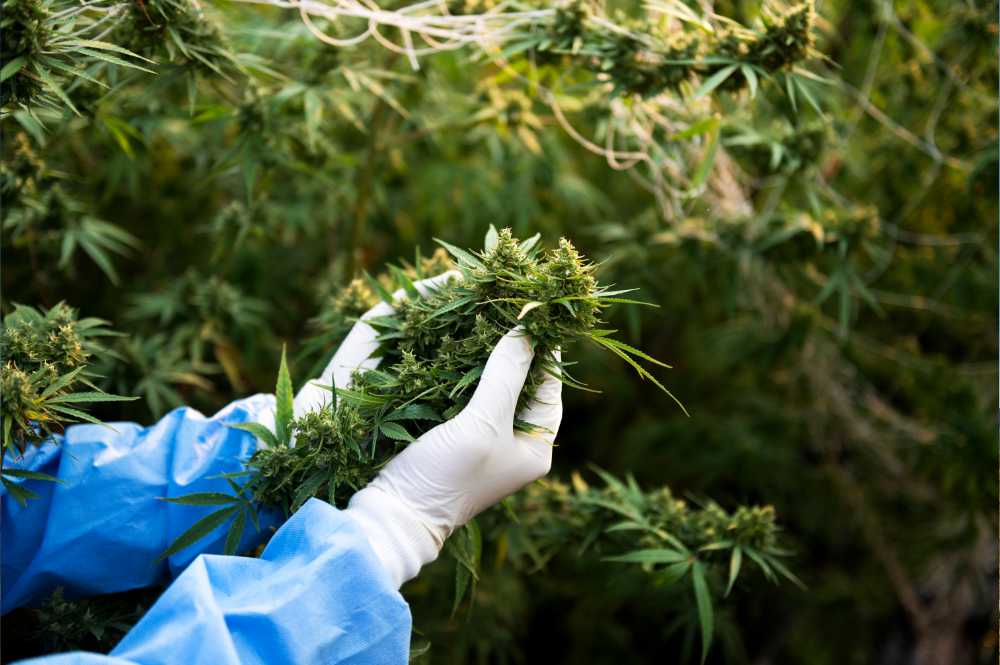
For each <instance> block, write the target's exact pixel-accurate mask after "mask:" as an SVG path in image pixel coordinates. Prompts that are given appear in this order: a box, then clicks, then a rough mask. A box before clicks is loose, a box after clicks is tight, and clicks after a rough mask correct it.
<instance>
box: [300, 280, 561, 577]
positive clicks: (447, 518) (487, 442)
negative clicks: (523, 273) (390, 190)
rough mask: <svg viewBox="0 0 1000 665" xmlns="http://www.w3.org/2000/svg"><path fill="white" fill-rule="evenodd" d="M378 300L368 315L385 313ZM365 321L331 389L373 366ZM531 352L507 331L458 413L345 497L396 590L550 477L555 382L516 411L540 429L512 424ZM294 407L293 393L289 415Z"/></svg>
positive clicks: (557, 405)
mask: <svg viewBox="0 0 1000 665" xmlns="http://www.w3.org/2000/svg"><path fill="white" fill-rule="evenodd" d="M425 284H426V283H425ZM396 295H397V297H398V296H399V294H396ZM383 305H384V303H383V304H382V305H379V306H378V307H376V308H375V309H374V310H372V311H371V312H369V313H368V314H366V315H365V317H368V316H380V315H384V314H389V313H391V311H392V310H391V308H389V306H388V305H385V306H384V307H383ZM376 310H377V311H376ZM365 317H362V320H361V321H359V322H358V323H357V324H356V325H355V327H354V329H353V330H352V331H351V333H350V334H349V335H348V337H347V339H346V340H345V341H344V344H343V345H342V346H341V348H340V350H339V351H337V355H336V356H335V357H334V361H333V362H332V363H331V366H332V372H333V376H334V378H335V379H336V380H338V383H337V385H346V383H347V378H348V377H349V376H350V374H351V372H353V370H354V369H356V368H357V367H374V366H375V365H376V364H377V362H378V361H377V360H376V359H371V358H369V357H368V354H370V353H371V352H372V351H374V349H375V348H376V347H377V344H375V343H374V337H375V333H374V331H373V330H372V329H371V328H370V327H369V326H368V325H366V324H365V323H364V318H365ZM533 357H534V352H533V351H532V349H531V345H530V342H529V340H528V337H527V336H526V334H525V333H524V331H523V330H522V329H520V328H515V329H514V330H512V331H511V332H509V333H507V335H505V336H504V337H503V338H501V340H500V341H499V343H498V344H497V346H496V348H495V349H494V350H493V352H492V353H491V354H490V357H489V360H488V361H487V363H486V367H485V369H484V370H483V374H482V376H481V377H480V380H479V385H478V386H477V388H476V392H475V393H474V394H473V396H472V399H471V400H470V401H469V404H468V405H466V407H465V409H463V410H462V412H461V413H459V414H458V415H457V416H455V417H454V418H452V419H451V420H449V421H446V422H444V423H441V424H440V425H438V426H437V427H435V428H434V429H432V430H430V431H428V432H427V433H425V434H424V435H423V436H421V437H420V438H419V439H417V440H416V441H415V442H413V443H411V444H410V445H408V446H407V447H406V448H405V449H404V450H403V451H402V452H401V453H400V454H399V455H397V456H396V457H395V458H394V459H393V460H391V461H390V462H389V463H388V464H387V465H386V466H385V467H384V468H383V469H382V471H381V472H380V473H379V474H378V476H377V477H376V478H375V479H374V480H373V481H372V482H371V483H370V484H369V485H368V486H367V487H365V488H364V489H362V490H361V491H359V492H358V493H356V494H355V495H354V496H353V497H352V498H351V501H350V504H349V506H348V508H347V510H346V511H345V513H346V514H348V515H349V516H350V517H351V518H353V519H354V520H355V521H356V522H357V523H358V524H359V525H360V526H361V528H362V531H364V533H365V535H366V536H367V538H368V541H369V543H370V544H371V546H372V549H373V550H374V551H375V553H376V555H377V556H378V557H379V559H380V560H381V561H382V563H383V564H384V565H385V567H386V569H387V570H388V571H389V575H390V577H391V578H392V579H393V581H394V583H395V584H396V586H397V587H398V586H401V585H402V584H403V582H405V581H406V580H409V579H411V578H413V577H415V576H416V574H417V572H419V570H420V568H421V566H423V565H424V564H427V563H429V562H431V561H433V560H434V559H436V558H437V555H438V553H439V552H440V550H441V547H442V546H443V545H444V541H445V539H446V538H447V537H448V536H449V535H451V533H452V532H453V531H454V530H455V529H457V528H458V527H460V526H462V525H463V524H465V523H466V522H467V521H469V520H470V519H472V518H473V517H475V516H476V515H477V514H479V513H480V512H482V511H483V510H484V509H486V508H488V507H490V506H491V505H493V504H495V503H497V502H498V501H499V500H500V499H502V498H504V497H506V496H507V495H509V494H512V493H513V492H516V491H517V490H518V489H520V488H522V487H524V486H525V485H527V484H528V483H530V482H531V481H533V480H535V479H537V478H540V477H541V476H543V475H545V474H546V473H548V471H549V468H550V467H551V465H552V445H553V442H554V440H555V436H556V432H557V431H558V429H559V423H560V421H561V420H562V382H561V381H559V379H558V378H556V377H554V376H546V377H545V379H544V381H543V382H542V384H541V385H540V386H539V388H538V391H537V393H536V396H535V399H534V400H533V401H532V402H531V403H530V404H528V405H527V406H526V407H525V408H524V409H523V410H522V412H521V413H519V414H517V415H518V417H519V418H520V419H522V420H524V421H527V422H529V423H531V424H533V425H535V426H536V427H537V428H538V429H537V430H536V431H535V432H532V433H525V432H516V431H515V430H514V416H515V409H516V408H517V398H518V395H519V394H520V393H521V388H522V387H523V386H524V381H525V379H526V378H527V375H528V370H529V369H530V367H531V361H532V358H533ZM557 360H558V358H557ZM329 369H330V368H328V370H329ZM339 372H343V376H344V378H343V379H338V377H339V376H340V374H338V373H339ZM326 374H327V373H326V372H324V377H325V376H326ZM323 381H324V378H323V377H321V378H320V382H321V383H322V382H323ZM303 392H305V391H303ZM326 392H327V394H329V392H328V391H326ZM299 397H302V394H300V395H299ZM303 402H305V400H304V399H303ZM298 405H299V398H296V413H298V410H297V409H298Z"/></svg>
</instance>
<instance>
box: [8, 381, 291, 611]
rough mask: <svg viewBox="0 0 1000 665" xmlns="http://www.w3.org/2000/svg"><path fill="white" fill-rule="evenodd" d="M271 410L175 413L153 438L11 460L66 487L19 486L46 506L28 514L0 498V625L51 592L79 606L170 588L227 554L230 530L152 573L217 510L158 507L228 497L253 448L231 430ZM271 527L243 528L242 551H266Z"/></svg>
mask: <svg viewBox="0 0 1000 665" xmlns="http://www.w3.org/2000/svg"><path fill="white" fill-rule="evenodd" d="M273 408H274V398H273V396H271V395H255V396H253V397H249V398H247V399H244V400H240V401H237V402H234V403H233V404H230V405H229V406H228V407H226V408H225V409H223V410H222V411H220V412H219V413H217V414H216V415H215V416H213V417H211V418H206V417H205V416H203V415H201V414H200V413H198V412H197V411H195V410H194V409H190V408H180V409H175V410H174V411H172V412H170V413H169V414H168V415H166V416H165V417H164V418H163V419H162V420H160V421H159V422H158V423H156V424H155V425H153V426H152V427H140V426H139V425H136V424H133V423H109V426H100V425H75V426H73V427H69V428H67V430H66V433H65V436H63V437H59V438H58V439H54V440H50V441H48V442H47V443H45V444H44V445H43V446H41V447H39V448H32V449H29V450H28V452H26V453H25V455H24V456H23V457H22V458H18V459H11V458H7V459H5V460H4V466H5V467H6V466H12V467H17V468H22V469H28V470H31V471H39V472H42V473H47V474H49V475H52V476H56V477H57V478H59V481H60V482H59V483H53V482H47V481H38V480H23V481H22V480H21V479H15V480H14V482H23V483H24V487H25V488H26V489H29V490H30V491H32V492H34V493H36V494H38V495H39V496H38V498H36V499H31V500H29V501H28V502H27V505H25V506H22V505H20V504H19V503H18V502H17V501H16V500H14V498H13V497H11V496H10V495H9V494H7V493H6V492H5V491H4V490H3V489H2V488H0V519H2V522H0V529H2V534H0V570H2V587H3V594H2V599H3V600H2V611H3V613H6V612H8V611H10V610H12V609H14V608H16V607H19V606H21V605H25V604H32V603H39V602H43V601H44V600H45V599H46V598H48V596H49V595H50V594H51V593H52V591H53V590H54V589H55V588H56V587H63V589H64V592H65V594H66V596H67V597H73V596H85V595H95V594H103V593H112V592H115V591H125V590H128V589H136V588H141V587H147V586H151V585H154V584H163V583H166V582H167V581H169V579H170V578H171V577H172V576H174V575H176V574H177V573H179V572H180V571H181V570H183V569H184V568H185V567H186V566H187V565H188V564H189V563H190V562H191V561H192V560H193V559H194V558H195V557H196V556H197V555H198V554H199V553H201V552H203V551H205V552H221V551H222V548H223V543H224V540H225V532H226V529H227V528H228V524H224V525H222V526H220V527H218V528H217V529H216V530H215V532H213V533H212V534H211V535H210V536H208V537H206V538H204V539H203V540H201V541H200V542H198V543H196V544H195V545H193V546H192V547H189V548H188V549H186V550H184V551H182V552H180V553H178V554H176V555H174V556H172V557H170V558H169V560H167V561H160V562H157V558H158V557H159V555H160V554H161V553H162V552H163V551H164V550H165V549H166V548H167V546H168V544H169V543H171V542H172V541H173V540H174V539H175V538H176V537H177V536H178V535H180V534H181V533H183V532H184V531H185V530H186V529H187V528H188V527H190V526H191V525H192V524H193V523H194V522H195V521H197V520H198V519H200V518H201V517H203V516H205V515H207V514H209V513H210V512H212V511H214V510H217V509H218V507H216V506H208V507H200V506H183V505H178V504H172V503H168V502H165V501H161V500H160V497H176V496H181V495H184V494H190V493H192V492H225V493H228V494H232V490H231V489H230V488H229V486H228V485H227V483H226V481H225V480H224V479H219V478H215V479H212V477H213V476H217V475H219V474H222V473H229V472H235V471H242V470H243V465H244V462H245V461H246V460H247V459H248V458H249V457H250V455H252V454H253V451H254V449H255V446H256V444H255V441H254V437H253V436H252V435H250V434H248V433H247V432H243V431H241V430H237V429H233V428H232V427H229V425H233V424H236V423H242V422H247V421H252V420H256V419H257V417H258V416H259V415H260V414H261V413H262V412H263V411H265V410H269V409H273ZM276 517H277V516H276V515H263V516H262V518H263V521H262V523H261V531H260V532H258V531H256V529H254V527H253V525H252V524H249V523H248V525H247V528H246V529H245V531H244V538H243V543H242V546H243V548H245V549H248V548H250V547H253V546H254V545H255V544H257V543H260V542H262V541H263V538H264V536H265V535H266V534H265V531H266V530H267V529H271V528H273V525H274V524H276V523H277V520H276Z"/></svg>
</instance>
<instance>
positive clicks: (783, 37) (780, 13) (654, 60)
mask: <svg viewBox="0 0 1000 665" xmlns="http://www.w3.org/2000/svg"><path fill="white" fill-rule="evenodd" d="M657 11H659V12H663V13H667V14H670V15H672V16H674V17H675V18H677V19H678V20H679V21H680V24H681V25H682V26H684V29H681V30H678V29H671V30H670V31H669V32H667V31H665V30H660V29H658V27H657V24H656V23H655V21H654V20H653V18H652V17H651V16H644V17H641V18H630V17H627V16H622V15H616V16H614V17H613V23H614V24H615V25H616V29H615V30H610V29H608V27H607V25H608V23H609V20H610V19H609V17H607V16H605V15H604V12H603V11H602V10H601V8H600V7H598V6H597V5H596V3H590V2H584V1H582V0H578V1H576V2H571V3H568V4H565V5H563V6H560V7H558V8H557V9H556V11H555V12H554V15H553V17H552V18H551V19H550V20H549V21H547V22H541V23H538V24H536V25H534V26H533V32H532V33H531V36H530V37H529V38H528V39H526V40H524V41H515V42H514V43H513V44H509V45H507V46H506V49H505V51H504V53H505V54H513V53H519V52H522V51H527V52H529V53H531V54H532V55H533V57H534V58H535V59H536V62H538V63H539V64H553V63H556V62H559V61H560V60H561V61H563V62H574V61H575V62H578V63H579V64H581V65H582V66H583V67H585V68H587V69H589V70H590V71H591V72H592V73H594V74H597V75H599V76H601V77H606V78H607V79H609V80H610V81H611V82H612V84H613V89H614V92H615V94H619V95H637V96H639V97H654V96H656V95H658V94H660V93H662V92H665V91H672V92H674V93H679V92H683V88H682V84H684V83H686V82H691V81H694V80H696V79H699V78H700V79H703V80H704V82H703V84H702V85H701V87H700V88H699V89H698V91H697V93H696V96H701V95H704V94H707V93H708V92H710V91H711V90H713V89H715V88H720V89H722V90H727V91H730V92H734V91H737V90H739V89H741V88H743V87H744V86H745V85H746V84H747V83H749V84H750V86H751V88H754V89H755V88H756V85H757V77H758V76H760V77H769V76H771V75H772V74H774V73H777V72H779V71H782V70H785V69H787V68H789V67H791V66H792V65H795V64H796V63H800V62H802V61H804V60H806V59H808V58H810V57H812V56H813V55H815V53H814V48H813V47H814V37H813V34H812V29H813V25H814V23H815V10H814V8H813V3H812V1H811V0H808V1H806V2H802V3H799V4H796V5H794V6H791V7H787V8H784V9H777V8H774V7H770V8H765V11H764V13H763V15H762V18H761V26H760V27H759V28H758V29H752V28H748V27H743V26H740V25H737V24H735V23H732V22H727V23H725V24H723V25H721V26H719V27H717V28H712V27H711V26H710V25H709V23H708V20H707V19H706V18H705V17H702V16H699V15H698V14H697V13H696V12H694V11H693V10H692V9H690V8H688V7H687V6H685V5H682V4H680V3H653V4H651V5H650V12H657ZM688 27H692V28H693V29H690V30H689V29H687V28H688ZM737 69H740V70H741V72H742V74H743V76H741V77H731V76H730V75H731V74H732V73H734V72H735V71H736V70H737Z"/></svg>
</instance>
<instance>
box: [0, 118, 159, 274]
mask: <svg viewBox="0 0 1000 665" xmlns="http://www.w3.org/2000/svg"><path fill="white" fill-rule="evenodd" d="M4 153H5V154H4V157H5V159H4V161H3V163H2V164H0V194H2V195H3V196H4V198H5V200H4V216H3V224H2V226H3V230H4V232H5V233H6V234H9V238H10V243H11V245H12V246H13V247H15V248H18V249H20V248H28V249H29V250H30V251H31V252H33V253H34V255H35V256H36V258H38V259H45V260H50V261H52V262H53V263H55V264H56V265H57V266H58V267H60V268H63V269H67V270H70V269H72V268H73V265H74V260H75V257H76V255H77V254H78V253H80V252H81V251H82V253H83V254H85V255H86V256H87V257H88V258H90V260H91V261H93V262H94V264H96V265H97V267H98V268H100V270H101V271H102V272H103V273H104V274H105V276H107V278H108V279H109V280H111V282H112V283H113V284H117V283H118V281H119V280H118V272H117V270H116V269H115V266H114V262H113V257H115V256H127V255H129V254H131V253H132V252H133V251H134V250H135V249H136V248H137V247H138V244H139V241H138V239H137V238H136V237H135V236H133V235H132V234H130V233H128V232H127V231H124V230H123V229H121V228H120V227H118V226H116V225H114V224H111V223H109V222H107V221H104V220H103V219H100V218H98V217H97V216H96V215H94V214H93V213H92V211H91V210H90V207H89V206H88V205H87V204H86V203H85V202H84V201H83V200H81V199H80V198H78V197H77V196H76V195H74V193H73V192H72V191H71V190H70V189H68V188H67V187H66V186H64V183H63V178H61V177H59V174H57V173H54V172H52V171H51V170H49V169H48V168H47V166H46V164H45V162H44V161H43V160H42V159H41V158H40V157H39V156H38V154H37V153H36V151H35V150H34V148H33V147H32V145H31V141H30V140H29V139H28V137H27V135H26V134H24V133H18V134H17V135H16V136H15V137H14V140H13V141H10V142H9V144H8V145H5V146H4Z"/></svg>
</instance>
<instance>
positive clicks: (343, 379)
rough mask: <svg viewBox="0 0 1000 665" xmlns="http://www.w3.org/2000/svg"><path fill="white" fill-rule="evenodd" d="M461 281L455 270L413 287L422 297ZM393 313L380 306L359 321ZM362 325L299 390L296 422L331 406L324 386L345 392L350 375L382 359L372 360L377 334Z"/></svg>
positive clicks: (400, 296)
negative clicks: (308, 414) (445, 285)
mask: <svg viewBox="0 0 1000 665" xmlns="http://www.w3.org/2000/svg"><path fill="white" fill-rule="evenodd" d="M461 278H462V273H460V272H459V271H457V270H449V271H448V272H446V273H442V274H440V275H437V276H435V277H431V278H430V279H422V280H420V281H419V282H414V283H413V286H415V287H416V288H417V291H419V292H420V294H421V295H425V296H426V295H427V294H428V293H429V292H430V291H431V290H432V289H434V288H435V287H438V286H440V285H442V284H444V283H445V282H447V281H448V280H450V279H461ZM392 297H393V302H395V301H397V300H400V299H403V298H406V292H405V291H404V290H403V289H400V290H399V291H396V292H395V293H393V294H392ZM394 311H395V310H394V309H393V308H392V305H391V304H389V303H385V302H380V303H379V304H377V305H375V306H374V307H372V308H371V309H370V310H368V311H367V312H365V313H364V314H362V315H361V321H362V322H363V321H365V320H366V319H371V318H373V317H376V316H387V315H389V314H392V313H393V312H394ZM362 322H358V323H356V324H355V325H354V327H353V328H351V332H349V333H348V334H347V337H346V338H344V341H343V342H341V344H340V348H339V349H337V352H336V353H335V354H334V355H333V358H332V359H331V360H330V362H329V364H328V365H327V366H326V369H324V370H323V373H322V374H320V376H319V378H318V379H313V380H311V381H309V382H307V383H306V384H305V385H304V386H302V388H301V389H300V390H299V392H298V394H296V395H295V405H294V407H293V410H294V412H295V417H296V418H300V417H302V416H303V415H305V414H307V413H311V412H313V411H319V410H320V409H321V408H323V407H324V406H326V405H327V404H330V403H331V402H333V399H334V397H333V393H332V392H331V391H330V389H329V388H328V387H327V388H324V387H323V386H330V385H331V382H332V385H334V386H336V387H337V388H346V387H348V384H350V382H351V375H352V374H354V371H355V370H357V369H375V367H377V366H378V363H379V360H381V359H380V358H372V357H371V355H372V353H374V351H375V349H377V348H378V342H376V341H375V338H376V337H378V333H377V332H376V331H375V329H374V328H372V327H371V326H369V325H366V324H364V323H362Z"/></svg>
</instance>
